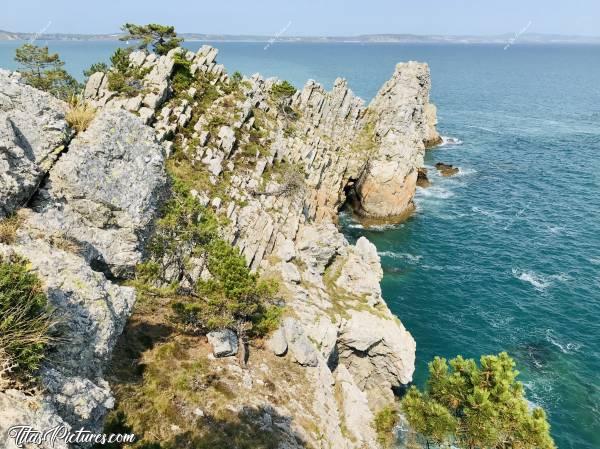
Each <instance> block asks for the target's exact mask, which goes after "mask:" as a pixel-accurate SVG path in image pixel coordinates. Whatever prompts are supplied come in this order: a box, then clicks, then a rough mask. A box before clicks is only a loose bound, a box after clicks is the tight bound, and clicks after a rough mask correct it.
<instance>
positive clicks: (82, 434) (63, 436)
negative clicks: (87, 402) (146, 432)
mask: <svg viewBox="0 0 600 449" xmlns="http://www.w3.org/2000/svg"><path fill="white" fill-rule="evenodd" d="M8 438H9V439H11V440H13V442H14V443H15V446H16V447H18V448H25V447H31V446H39V447H44V448H54V447H56V445H57V444H59V442H60V443H65V444H86V443H87V444H100V445H103V444H112V443H123V444H130V443H134V442H135V440H136V438H135V434H133V433H111V434H105V433H94V432H91V431H89V430H85V429H84V428H81V429H79V430H75V431H73V430H72V429H71V428H69V427H68V426H56V427H53V428H51V429H48V430H37V429H34V428H33V427H31V426H12V427H11V428H10V429H8Z"/></svg>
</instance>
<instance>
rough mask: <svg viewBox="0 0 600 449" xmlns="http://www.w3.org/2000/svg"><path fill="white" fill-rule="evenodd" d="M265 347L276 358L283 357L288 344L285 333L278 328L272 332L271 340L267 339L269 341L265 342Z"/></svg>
mask: <svg viewBox="0 0 600 449" xmlns="http://www.w3.org/2000/svg"><path fill="white" fill-rule="evenodd" d="M267 346H268V347H269V349H270V350H271V351H273V354H275V355H277V356H283V355H285V353H286V352H287V349H288V344H287V340H286V338H285V332H284V330H283V329H282V328H279V329H277V330H276V331H275V332H273V335H271V338H269V341H268V342H267Z"/></svg>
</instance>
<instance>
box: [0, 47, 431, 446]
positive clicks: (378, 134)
mask: <svg viewBox="0 0 600 449" xmlns="http://www.w3.org/2000/svg"><path fill="white" fill-rule="evenodd" d="M216 56H217V50H216V49H214V48H211V47H209V46H203V47H202V48H201V49H200V50H199V51H198V52H196V53H193V52H189V51H185V50H183V49H175V50H172V51H171V52H170V53H169V54H168V55H166V56H161V57H158V56H156V55H154V54H149V55H148V54H146V53H143V52H134V53H132V54H131V55H130V62H131V67H132V68H133V69H136V73H138V74H139V80H137V85H138V90H137V92H135V93H134V94H131V91H128V92H127V94H125V93H124V92H116V91H112V90H111V89H110V87H111V83H110V80H109V75H108V74H105V73H96V74H94V75H93V76H91V77H90V79H89V81H88V83H87V86H86V89H85V96H86V99H87V100H88V101H89V102H90V103H92V104H93V105H94V106H95V107H97V108H98V113H97V116H96V118H95V119H94V121H93V122H92V124H91V126H90V127H89V128H88V129H87V130H86V131H85V132H83V133H80V134H78V135H77V136H75V137H74V138H73V139H72V133H71V132H70V130H69V129H68V126H67V125H66V123H65V121H64V113H65V110H66V106H65V105H64V104H62V103H60V102H59V101H57V100H53V99H50V98H48V97H47V95H45V94H43V93H40V92H37V91H35V90H34V89H31V88H29V87H27V86H24V85H22V84H21V83H20V82H19V81H18V77H15V76H14V75H11V74H8V73H6V72H2V73H0V119H1V123H0V126H2V127H1V128H0V129H1V131H0V132H1V134H0V138H1V142H2V143H1V146H0V149H1V150H2V153H1V154H2V158H1V159H0V176H1V177H0V180H1V181H2V183H1V184H0V187H1V189H0V199H1V202H2V204H1V206H0V214H4V215H6V214H8V213H11V212H14V211H16V210H18V214H19V216H20V217H21V226H20V229H19V233H18V239H17V241H16V242H15V243H13V244H11V245H0V253H2V254H6V253H17V254H20V255H22V256H24V257H26V258H27V259H29V260H30V261H31V265H32V269H34V270H35V271H36V272H37V273H38V274H39V275H40V277H41V278H42V280H43V282H44V285H45V289H46V291H47V294H48V297H49V299H50V302H51V303H52V304H53V305H54V306H55V307H56V309H57V311H58V313H59V315H60V316H61V317H63V319H62V320H61V323H62V326H63V329H62V332H63V335H65V338H64V339H63V340H61V342H59V343H58V344H57V345H56V348H55V349H54V352H53V357H51V358H50V360H49V362H48V363H47V364H46V366H45V367H44V368H43V369H42V375H41V379H42V384H43V385H44V387H45V390H44V391H43V393H41V394H39V395H37V396H35V397H33V398H28V399H27V400H26V401H24V403H23V404H24V405H15V404H14V397H19V395H20V393H19V392H15V391H9V392H4V393H0V404H1V405H2V408H3V409H4V410H7V413H4V414H3V413H0V434H2V433H3V432H5V431H6V428H7V426H8V425H10V424H11V423H14V422H26V423H27V424H33V425H37V426H38V427H41V428H44V427H48V423H49V422H59V421H65V422H67V423H68V424H70V425H72V426H80V425H85V426H88V427H90V428H96V429H98V428H99V427H100V426H101V420H102V417H103V416H104V414H105V412H106V410H107V409H110V408H111V407H112V406H113V399H112V396H111V394H110V388H109V385H108V384H107V382H106V381H105V380H104V374H103V373H104V371H105V368H106V366H107V363H108V361H109V359H110V355H111V351H112V349H113V346H114V344H115V341H116V339H117V337H118V336H119V334H120V333H121V332H122V330H123V327H124V326H125V322H126V321H127V318H128V317H129V316H130V314H131V312H132V308H133V306H134V302H135V293H134V290H133V289H132V288H130V287H125V286H122V285H121V284H120V283H119V282H118V280H119V279H126V278H128V277H130V276H131V274H132V273H133V271H134V269H135V266H136V264H137V263H139V262H140V261H142V260H143V259H144V257H145V256H144V255H145V251H144V248H145V245H146V243H147V241H148V238H149V237H150V236H151V234H152V229H153V223H154V220H155V219H156V218H157V216H158V214H159V209H160V206H161V204H162V202H163V201H164V199H165V198H166V197H167V196H168V194H169V193H168V192H169V188H168V183H167V176H166V170H167V168H168V170H169V171H170V173H171V174H173V173H175V174H177V176H185V177H188V178H190V179H192V180H193V185H194V189H193V190H192V192H191V193H192V195H193V196H194V197H195V198H196V200H197V201H198V202H199V203H201V204H202V205H205V206H207V207H210V208H212V209H214V211H215V213H216V214H217V216H219V217H222V218H223V220H224V222H225V225H224V227H223V229H222V233H223V235H224V236H225V237H226V238H227V240H228V241H230V242H231V243H232V244H234V245H235V246H237V247H238V248H239V249H240V251H241V252H242V254H243V255H244V257H245V258H246V261H247V263H248V265H249V266H250V267H252V269H253V270H255V271H257V272H259V273H261V274H262V275H263V276H269V277H271V278H276V279H278V280H279V281H280V286H281V288H280V295H281V297H282V301H283V302H284V303H285V313H284V318H283V320H282V322H281V326H280V328H279V329H278V330H277V331H275V333H274V334H273V335H272V336H271V337H270V338H269V340H268V342H267V343H266V344H265V346H264V348H259V349H257V350H256V351H257V355H256V356H255V358H254V359H253V358H252V357H251V358H250V360H249V363H248V365H247V366H246V367H245V368H244V370H243V371H242V372H241V373H240V372H238V370H239V366H238V365H237V364H231V363H224V362H222V359H220V358H217V359H215V358H214V357H213V358H212V360H213V361H212V362H210V363H212V364H214V365H215V366H217V367H218V372H219V373H220V374H219V375H220V376H222V377H223V378H224V379H225V378H237V377H236V376H241V380H240V381H239V382H240V383H239V385H238V387H239V388H242V389H243V390H244V394H238V395H235V397H228V398H227V399H223V401H225V402H226V403H225V404H220V406H224V407H228V408H229V409H230V410H241V409H243V408H245V407H246V408H247V407H248V406H250V405H252V406H255V407H260V408H261V410H268V411H267V412H265V414H263V415H261V417H260V419H261V420H263V421H265V422H266V424H265V426H266V427H271V428H276V429H278V432H280V433H282V434H283V436H282V440H281V441H282V447H319V448H325V447H327V448H359V447H375V446H376V445H377V443H376V435H375V431H374V429H373V427H372V421H373V418H374V416H375V415H376V414H377V413H378V412H379V411H380V410H382V409H383V408H384V407H385V406H387V405H389V404H390V403H392V402H393V400H394V390H395V389H397V388H400V387H402V386H403V385H406V384H408V383H409V382H410V381H411V380H412V373H413V370H414V357H415V342H414V340H413V339H412V337H411V335H410V334H409V333H408V332H407V331H406V329H405V328H404V326H403V325H402V324H401V322H400V321H399V320H398V319H397V318H395V317H394V316H393V315H392V314H391V312H390V311H389V309H388V308H387V306H386V304H385V302H384V301H383V299H382V297H381V288H380V281H381V278H382V275H383V272H382V269H381V265H380V261H379V256H378V254H377V251H376V248H375V247H374V245H373V244H372V243H370V242H369V241H368V240H366V239H365V238H361V239H359V240H358V242H357V243H356V245H351V244H349V243H348V242H347V241H346V239H345V238H344V237H343V235H342V234H340V232H339V231H338V229H337V227H336V225H335V223H336V217H337V214H338V211H339V209H340V208H341V207H342V206H343V205H344V204H345V203H347V202H349V201H350V200H351V202H352V204H353V206H354V208H355V210H356V212H357V213H358V214H360V215H363V216H366V217H374V218H386V219H398V218H399V217H402V216H403V215H405V214H406V212H407V211H409V210H410V208H411V206H412V197H413V194H414V191H415V185H416V180H417V170H418V168H419V167H420V166H421V165H422V163H423V154H424V150H425V148H426V147H427V146H430V145H433V144H435V143H436V142H437V140H438V139H439V137H438V135H437V133H436V131H435V107H434V106H433V105H431V104H430V103H429V88H430V79H429V71H428V68H427V65H425V64H420V63H416V62H409V63H404V64H398V65H397V67H396V69H395V72H394V74H393V76H392V78H391V79H390V80H389V81H388V82H387V83H386V84H385V85H384V86H383V87H382V89H381V90H380V92H379V93H378V94H377V96H376V97H375V98H374V99H373V101H372V102H371V104H370V105H369V106H365V105H364V103H363V102H362V100H360V99H359V98H357V97H356V96H354V94H353V93H352V91H351V90H349V88H348V86H347V83H346V82H345V81H344V80H341V79H338V80H336V82H335V84H334V87H333V90H332V91H330V92H327V91H325V90H324V89H323V88H322V87H321V86H320V85H318V84H316V83H315V82H313V81H309V82H308V83H307V84H306V86H304V88H303V89H302V90H300V91H297V92H296V93H293V94H292V93H289V94H287V93H285V92H284V93H283V94H282V93H280V91H281V89H279V87H280V86H281V83H280V82H279V81H278V80H275V79H267V80H265V79H263V78H261V77H260V76H259V75H254V76H253V77H251V78H245V79H243V80H240V79H234V78H230V77H229V76H228V75H227V74H226V72H225V70H224V68H223V66H222V65H219V64H217V62H216ZM182 80H183V81H182ZM112 87H114V86H112ZM30 109H31V110H30ZM27 115H31V116H34V117H35V120H34V121H33V122H32V121H27V122H26V123H25V122H23V121H20V118H21V117H23V116H27ZM2 123H4V125H2ZM71 139H72V140H71ZM185 270H186V274H185V278H186V279H191V280H192V281H193V280H194V279H198V278H200V277H202V276H205V275H208V276H210V273H206V270H207V268H206V266H205V264H204V263H203V261H202V260H194V259H191V260H190V263H189V264H187V265H186V267H185ZM215 338H216V339H217V340H218V337H215ZM211 341H212V343H213V349H214V351H213V352H214V353H215V355H219V356H220V355H224V354H228V353H230V352H231V353H235V352H236V351H229V349H227V348H225V350H224V351H221V350H220V349H218V348H217V346H218V345H219V344H221V342H216V341H215V340H214V339H213V340H211ZM222 343H223V344H225V346H227V340H226V339H225V341H224V342H222ZM58 361H60V363H59V362H58ZM259 361H260V362H259ZM277 370H284V371H285V372H287V373H290V374H289V375H285V376H280V377H279V376H275V377H273V376H270V375H267V374H265V373H268V372H269V371H271V372H278V371H277ZM267 382H270V383H273V384H274V385H275V387H274V388H273V389H271V390H270V394H265V393H264V392H263V391H262V390H263V387H262V386H264V385H265V384H266V383H267ZM234 388H235V386H234ZM298 388H300V390H298ZM296 390H298V392H297V394H296V396H295V397H294V395H292V396H291V397H288V396H286V394H288V393H290V394H291V392H292V391H296ZM274 391H278V393H274ZM28 403H29V404H30V403H35V404H37V405H36V406H35V407H31V406H27V404H28ZM9 404H10V405H9ZM32 410H35V411H32ZM195 413H196V412H195ZM196 415H198V413H196ZM278 420H279V421H278ZM261 422H262V421H261ZM284 422H285V423H286V425H285V426H284V425H283V424H282V423H284Z"/></svg>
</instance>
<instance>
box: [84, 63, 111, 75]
mask: <svg viewBox="0 0 600 449" xmlns="http://www.w3.org/2000/svg"><path fill="white" fill-rule="evenodd" d="M109 68H110V67H108V64H106V63H105V62H95V63H93V64H92V65H91V66H90V67H89V68H88V69H85V70H84V71H83V76H85V77H86V78H89V77H90V76H92V75H93V74H94V73H98V72H102V73H106V72H108V70H109Z"/></svg>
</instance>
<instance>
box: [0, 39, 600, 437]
mask: <svg viewBox="0 0 600 449" xmlns="http://www.w3.org/2000/svg"><path fill="white" fill-rule="evenodd" d="M49 45H50V47H51V49H52V50H55V51H58V52H60V54H61V55H62V57H63V59H65V60H66V61H67V62H68V64H67V68H68V69H69V70H71V71H73V73H75V72H77V73H80V72H81V70H82V69H83V68H85V67H87V66H89V65H90V64H91V63H92V62H95V61H97V60H106V59H107V58H108V56H109V55H110V54H111V53H112V51H113V50H114V48H115V47H116V46H117V45H118V43H112V42H102V43H79V42H58V43H53V42H49ZM187 45H188V46H189V47H190V48H192V49H196V48H197V47H198V46H199V45H201V44H200V43H188V44H187ZM215 45H216V46H217V47H219V48H220V50H221V53H220V55H219V61H220V62H222V63H224V64H225V65H226V67H227V68H228V70H229V71H230V72H233V71H235V70H239V71H241V72H243V73H246V74H252V73H254V72H261V73H262V74H264V75H267V76H279V77H281V78H286V79H289V80H290V81H292V82H293V83H294V84H295V85H296V86H298V87H300V86H301V85H302V84H303V83H304V82H305V81H306V80H307V79H308V78H313V79H316V80H317V81H319V82H321V83H322V84H324V85H325V86H326V87H328V88H330V87H331V85H332V83H333V80H334V79H335V78H336V77H337V76H343V77H345V78H347V79H348V80H349V83H350V86H351V87H352V89H353V90H354V91H355V92H356V93H357V94H358V95H360V96H362V97H363V98H365V99H367V100H368V99H370V98H371V97H373V95H375V93H376V92H377V90H378V88H379V86H380V85H381V84H382V83H383V82H384V81H385V80H387V79H388V78H389V76H390V75H391V73H392V71H393V68H394V64H395V63H396V62H398V61H406V60H410V59H414V60H420V61H426V62H428V63H429V65H430V67H431V72H432V81H433V91H432V100H433V102H434V103H435V104H436V105H437V106H438V115H439V122H440V123H439V130H440V132H441V133H442V134H443V135H445V136H451V137H455V138H458V139H460V141H462V144H460V145H446V146H443V147H440V148H438V149H435V150H432V151H430V152H429V153H428V155H427V160H426V163H427V165H428V166H429V168H430V169H429V172H430V174H431V178H432V181H433V186H432V187H430V188H428V189H424V190H419V191H418V194H417V198H416V204H417V212H416V214H415V215H414V216H413V217H412V218H411V219H409V220H408V221H407V222H406V223H404V224H402V225H399V226H390V227H382V228H378V229H368V230H367V229H363V228H362V227H361V226H360V225H359V224H357V223H355V222H353V221H352V220H351V218H350V217H349V216H347V215H342V224H343V227H344V230H345V232H346V234H347V235H348V236H349V238H350V239H356V238H357V237H359V236H360V235H366V236H367V237H368V238H369V239H370V240H372V241H373V242H374V243H375V244H376V245H377V248H378V250H379V252H380V255H381V257H382V262H383V266H384V271H385V277H384V280H383V291H384V296H385V299H386V300H387V302H388V304H389V306H390V307H391V309H392V310H393V311H394V312H395V313H396V314H397V315H398V316H399V317H400V318H401V319H402V321H403V323H404V324H405V326H406V327H407V328H408V329H409V330H410V332H411V333H412V334H413V336H414V337H415V339H416V341H417V370H416V374H415V381H416V382H417V383H418V384H422V383H423V381H424V379H425V376H426V369H427V362H428V361H429V360H430V359H431V358H433V357H434V356H435V355H442V356H445V357H453V356H455V355H457V354H463V355H465V356H468V357H478V356H479V355H481V354H486V353H496V352H499V351H508V352H509V353H510V354H512V355H513V356H514V357H515V358H516V359H517V361H518V365H519V369H520V371H521V372H522V376H521V379H522V381H523V382H524V383H525V385H526V389H527V395H528V398H529V400H530V401H531V402H533V403H535V404H538V405H541V406H543V407H545V409H546V410H547V411H548V413H549V417H550V421H551V424H552V433H553V435H554V438H555V439H556V442H557V444H558V447H559V448H560V449H598V448H600V405H599V403H600V323H599V320H600V46H565V45H563V46H551V45H548V46H526V45H519V43H518V41H517V42H516V43H515V44H514V45H512V46H511V47H509V48H508V49H506V50H505V49H503V46H502V45H469V46H463V45H397V44H394V45H391V44H390V45H388V44H371V45H360V44H282V43H277V42H275V43H273V44H272V45H271V46H270V47H269V48H268V49H266V50H265V49H264V47H265V44H264V43H263V44H259V43H218V44H215ZM16 46H17V44H16V43H14V42H0V66H2V67H14V66H13V64H12V57H13V54H14V48H15V47H16ZM438 161H443V162H446V163H451V164H454V165H457V166H459V167H460V168H461V170H460V173H459V175H458V176H456V177H453V178H441V177H439V176H437V175H436V173H435V172H436V171H435V169H434V168H432V167H431V166H432V165H433V164H434V163H435V162H438Z"/></svg>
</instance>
